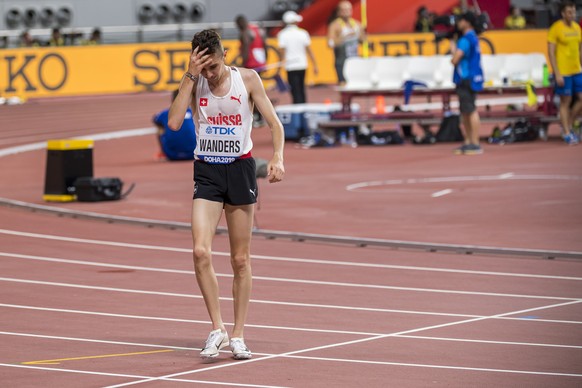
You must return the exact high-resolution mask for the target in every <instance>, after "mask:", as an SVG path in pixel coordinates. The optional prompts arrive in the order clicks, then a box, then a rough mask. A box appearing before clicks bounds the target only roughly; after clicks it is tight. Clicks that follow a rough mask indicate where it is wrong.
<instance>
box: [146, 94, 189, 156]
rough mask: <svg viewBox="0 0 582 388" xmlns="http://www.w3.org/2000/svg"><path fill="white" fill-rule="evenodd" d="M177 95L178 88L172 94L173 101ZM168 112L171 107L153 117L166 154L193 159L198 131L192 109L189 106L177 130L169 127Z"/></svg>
mask: <svg viewBox="0 0 582 388" xmlns="http://www.w3.org/2000/svg"><path fill="white" fill-rule="evenodd" d="M177 95H178V90H175V91H174V93H173V94H172V101H173V100H174V99H175V98H176V96H177ZM168 112H169V109H165V110H163V111H161V112H160V113H158V114H156V115H155V116H154V118H153V122H154V124H156V126H157V127H158V139H159V141H160V147H161V149H162V152H163V154H164V156H165V157H166V158H167V159H168V160H193V159H194V149H195V148H196V131H195V128H194V120H193V119H192V110H191V109H190V108H188V110H187V111H186V115H185V116H184V123H182V127H180V129H179V130H177V131H172V130H171V129H170V128H169V127H168Z"/></svg>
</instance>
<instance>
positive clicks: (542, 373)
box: [106, 299, 582, 388]
mask: <svg viewBox="0 0 582 388" xmlns="http://www.w3.org/2000/svg"><path fill="white" fill-rule="evenodd" d="M581 302H582V299H579V300H575V301H570V302H563V303H557V304H552V305H545V306H539V307H533V308H529V309H523V310H516V311H510V312H507V313H501V314H495V315H491V316H486V317H482V318H473V319H466V320H462V321H455V322H449V323H444V324H439V325H431V326H425V327H420V328H416V329H411V330H404V331H400V332H396V333H389V334H382V335H378V336H373V337H368V338H363V339H359V340H353V341H345V342H339V343H335V344H329V345H322V346H315V347H311V348H307V349H300V350H295V351H292V352H286V353H281V354H276V355H273V356H267V357H262V358H255V359H250V360H244V361H241V362H239V363H237V364H223V365H216V366H211V367H207V368H202V369H194V370H190V371H184V372H178V373H173V374H169V375H164V376H160V378H168V377H171V378H174V377H178V376H183V375H187V374H195V373H201V372H207V371H210V370H216V369H223V368H228V367H231V366H234V365H236V366H240V365H244V364H250V363H256V362H261V361H265V360H271V359H274V358H281V357H285V356H292V355H296V354H301V353H306V352H313V351H318V350H324V349H331V348H336V347H340V346H346V345H353V344H360V343H364V342H370V341H375V340H379V339H384V338H389V337H394V336H398V335H403V334H411V333H418V332H421V331H426V330H434V329H440V328H444V327H451V326H457V325H463V324H467V323H473V322H479V321H483V320H487V319H491V318H494V317H502V316H506V315H515V314H523V313H527V312H531V311H539V310H544V309H550V308H556V307H563V306H567V305H571V304H577V303H581ZM402 365H406V366H412V365H410V364H402ZM432 367H434V368H439V367H440V368H450V366H439V365H434V366H432ZM463 370H476V371H484V372H501V371H503V372H504V373H518V374H534V375H551V376H574V377H582V374H574V373H559V372H538V371H527V370H525V371H524V370H503V369H502V370H498V369H487V368H466V369H465V367H463ZM151 381H156V378H148V379H142V380H138V381H133V382H129V383H124V384H117V385H110V386H107V387H106V388H120V387H127V386H130V385H137V384H143V383H149V382H151Z"/></svg>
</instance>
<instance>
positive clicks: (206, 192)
mask: <svg viewBox="0 0 582 388" xmlns="http://www.w3.org/2000/svg"><path fill="white" fill-rule="evenodd" d="M255 174H256V167H255V160H254V159H253V158H244V159H237V160H236V161H234V162H232V163H230V164H209V163H205V162H202V161H200V160H196V161H195V162H194V199H198V198H201V199H207V200H209V201H214V202H222V203H226V204H229V205H233V206H241V205H250V204H253V203H256V202H257V195H258V194H259V190H258V186H257V178H256V175H255Z"/></svg>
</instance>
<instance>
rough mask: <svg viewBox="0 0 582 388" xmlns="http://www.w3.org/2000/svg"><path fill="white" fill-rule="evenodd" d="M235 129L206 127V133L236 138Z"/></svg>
mask: <svg viewBox="0 0 582 388" xmlns="http://www.w3.org/2000/svg"><path fill="white" fill-rule="evenodd" d="M235 128H236V127H206V133H207V134H208V135H226V136H234V135H235V133H234V130H235Z"/></svg>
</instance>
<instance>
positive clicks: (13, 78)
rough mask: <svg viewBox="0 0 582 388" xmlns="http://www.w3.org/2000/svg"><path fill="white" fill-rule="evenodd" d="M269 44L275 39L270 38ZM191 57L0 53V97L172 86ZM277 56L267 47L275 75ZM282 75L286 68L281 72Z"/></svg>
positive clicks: (540, 48) (141, 47)
mask: <svg viewBox="0 0 582 388" xmlns="http://www.w3.org/2000/svg"><path fill="white" fill-rule="evenodd" d="M546 35H547V31H546V30H528V31H491V32H487V33H485V34H484V35H483V36H482V37H481V45H482V51H483V53H516V52H519V53H530V52H542V53H545V52H546ZM369 42H370V52H369V54H370V56H383V55H434V54H444V53H446V52H448V50H449V46H450V43H449V41H447V40H442V41H440V42H436V41H435V37H434V35H433V34H395V35H372V36H370V37H369ZM223 43H224V46H225V48H227V62H228V63H230V62H232V61H233V60H235V57H236V56H237V55H238V41H235V40H225V41H224V42H223ZM268 43H269V44H270V45H271V46H275V45H276V40H275V39H269V40H268ZM312 48H313V50H314V52H315V54H316V57H317V61H318V65H319V69H320V73H319V75H318V76H315V75H314V74H313V73H312V72H311V70H309V71H308V73H307V82H308V83H310V84H314V83H335V82H336V76H335V71H334V66H333V54H332V51H331V49H329V48H328V47H327V42H326V39H325V38H324V37H314V38H313V39H312ZM189 55H190V44H189V42H180V43H144V44H131V45H111V46H88V47H60V48H53V47H46V48H45V47H43V48H27V49H10V50H1V51H0V96H3V97H11V96H17V97H20V98H23V99H27V98H31V97H46V96H74V95H85V94H109V93H131V92H140V91H146V90H170V89H173V88H175V87H177V86H178V84H179V82H180V79H181V77H182V74H183V73H184V71H185V69H186V66H187V63H188V60H189ZM279 61H280V58H279V56H278V54H277V52H276V51H275V50H270V51H269V64H271V65H273V67H272V68H271V69H270V70H269V71H268V72H267V77H269V78H270V77H272V76H273V75H275V74H277V72H278V71H279V69H278V68H277V67H276V64H277V63H278V62H279ZM282 75H283V77H284V76H285V75H284V72H282Z"/></svg>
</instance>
